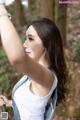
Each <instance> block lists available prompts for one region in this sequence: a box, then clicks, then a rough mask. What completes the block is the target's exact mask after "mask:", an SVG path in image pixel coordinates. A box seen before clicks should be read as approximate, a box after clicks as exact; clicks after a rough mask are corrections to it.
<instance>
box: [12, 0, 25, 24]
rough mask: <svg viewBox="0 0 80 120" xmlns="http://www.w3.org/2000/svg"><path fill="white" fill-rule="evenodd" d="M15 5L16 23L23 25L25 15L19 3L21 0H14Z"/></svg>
mask: <svg viewBox="0 0 80 120" xmlns="http://www.w3.org/2000/svg"><path fill="white" fill-rule="evenodd" d="M14 6H15V15H16V23H17V25H18V26H23V25H25V23H26V22H25V17H24V13H23V7H22V4H21V0H15V2H14Z"/></svg>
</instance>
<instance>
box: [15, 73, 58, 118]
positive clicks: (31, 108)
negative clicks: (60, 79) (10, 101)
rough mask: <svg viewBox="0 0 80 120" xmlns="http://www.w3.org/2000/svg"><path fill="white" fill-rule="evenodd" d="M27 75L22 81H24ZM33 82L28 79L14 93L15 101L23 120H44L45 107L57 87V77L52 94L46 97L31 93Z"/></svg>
mask: <svg viewBox="0 0 80 120" xmlns="http://www.w3.org/2000/svg"><path fill="white" fill-rule="evenodd" d="M25 77H27V76H26V75H25V76H23V77H22V78H21V79H20V81H21V80H24V79H25ZM30 84H31V80H30V79H28V80H27V81H26V82H25V83H24V84H22V85H21V86H20V87H19V88H18V89H17V90H16V91H15V92H14V96H13V98H14V100H15V102H16V105H17V107H18V110H19V113H20V118H21V120H44V113H45V106H46V105H47V102H48V100H49V98H50V96H51V94H52V93H53V91H54V89H55V88H56V86H57V78H56V76H55V79H54V82H53V85H52V87H51V90H50V92H49V93H48V94H47V95H46V96H37V95H35V94H34V93H32V92H31V91H30Z"/></svg>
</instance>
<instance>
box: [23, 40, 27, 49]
mask: <svg viewBox="0 0 80 120" xmlns="http://www.w3.org/2000/svg"><path fill="white" fill-rule="evenodd" d="M23 47H24V48H27V40H26V41H25V42H24V43H23Z"/></svg>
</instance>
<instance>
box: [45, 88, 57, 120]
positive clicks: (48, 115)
mask: <svg viewBox="0 0 80 120" xmlns="http://www.w3.org/2000/svg"><path fill="white" fill-rule="evenodd" d="M56 103H57V88H56V89H55V90H54V94H53V95H52V97H51V99H50V101H49V103H48V104H47V106H46V110H45V114H44V120H53V116H54V112H55V109H56Z"/></svg>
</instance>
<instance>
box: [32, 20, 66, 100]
mask: <svg viewBox="0 0 80 120" xmlns="http://www.w3.org/2000/svg"><path fill="white" fill-rule="evenodd" d="M30 25H32V26H33V27H34V29H35V30H36V32H37V34H38V35H39V37H40V38H41V40H42V42H43V45H44V47H45V48H46V51H47V54H48V56H49V59H50V68H51V69H52V70H53V71H55V73H56V75H57V78H58V101H59V102H60V101H61V100H62V99H64V97H65V90H66V82H67V69H66V64H65V59H64V51H63V43H62V38H61V34H60V31H59V29H58V27H57V26H56V24H55V23H54V22H53V21H51V20H49V19H48V18H41V19H39V20H35V21H32V22H31V24H30Z"/></svg>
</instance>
